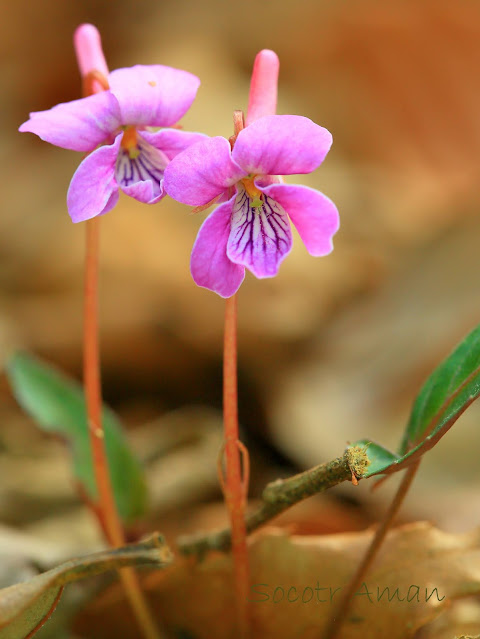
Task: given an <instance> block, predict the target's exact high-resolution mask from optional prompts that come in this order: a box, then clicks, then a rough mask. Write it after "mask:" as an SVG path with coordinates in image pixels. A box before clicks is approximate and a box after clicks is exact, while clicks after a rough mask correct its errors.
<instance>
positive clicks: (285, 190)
mask: <svg viewBox="0 0 480 639" xmlns="http://www.w3.org/2000/svg"><path fill="white" fill-rule="evenodd" d="M262 190H263V192H264V193H266V194H267V195H268V196H269V197H272V198H273V199H274V200H276V201H277V202H278V203H279V204H280V206H282V207H283V208H284V209H285V211H286V212H287V213H288V215H289V216H290V219H291V220H292V222H293V224H294V225H295V227H296V229H297V231H298V233H299V235H300V237H301V238H302V240H303V243H304V244H305V246H306V249H307V251H308V252H309V253H310V255H314V256H316V257H320V256H322V255H328V253H330V252H331V251H332V250H333V243H332V237H333V236H334V234H335V233H336V232H337V231H338V227H339V219H338V211H337V207H336V206H335V204H334V203H333V202H332V201H331V200H329V198H328V197H327V196H326V195H323V193H320V191H315V189H310V188H308V187H307V186H290V185H287V184H272V185H271V186H267V187H266V188H265V189H262Z"/></svg>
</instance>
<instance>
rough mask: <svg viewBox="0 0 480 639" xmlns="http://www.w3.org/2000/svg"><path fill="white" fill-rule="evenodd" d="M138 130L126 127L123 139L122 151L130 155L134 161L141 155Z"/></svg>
mask: <svg viewBox="0 0 480 639" xmlns="http://www.w3.org/2000/svg"><path fill="white" fill-rule="evenodd" d="M137 142H138V140H137V129H136V128H135V127H134V126H127V127H125V131H124V133H123V138H122V142H121V144H122V149H123V150H124V151H126V152H127V153H128V155H129V156H130V159H132V160H134V159H135V158H138V156H139V155H140V149H139V148H138V144H137Z"/></svg>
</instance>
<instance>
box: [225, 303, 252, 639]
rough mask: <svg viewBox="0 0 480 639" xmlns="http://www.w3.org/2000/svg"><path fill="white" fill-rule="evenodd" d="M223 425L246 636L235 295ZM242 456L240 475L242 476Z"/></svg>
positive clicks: (229, 312) (228, 323)
mask: <svg viewBox="0 0 480 639" xmlns="http://www.w3.org/2000/svg"><path fill="white" fill-rule="evenodd" d="M223 424H224V436H225V466H226V468H225V471H226V472H225V480H223V479H222V487H223V491H224V495H225V502H226V505H227V508H228V513H229V517H230V526H231V530H232V555H233V567H234V578H235V604H236V608H237V629H238V637H241V638H242V639H246V638H248V637H249V627H250V620H249V607H248V589H249V567H248V550H247V532H246V525H245V509H246V502H247V492H248V461H247V460H248V453H247V451H246V449H245V447H244V446H243V445H242V444H241V443H240V441H239V438H238V401H237V296H236V295H234V296H233V297H230V298H228V299H227V300H226V302H225V334H224V343H223ZM242 456H243V460H244V463H243V476H242Z"/></svg>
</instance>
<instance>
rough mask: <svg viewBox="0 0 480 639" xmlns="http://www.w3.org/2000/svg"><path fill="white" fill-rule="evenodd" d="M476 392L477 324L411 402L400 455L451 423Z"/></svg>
mask: <svg viewBox="0 0 480 639" xmlns="http://www.w3.org/2000/svg"><path fill="white" fill-rule="evenodd" d="M479 394H480V326H477V328H475V329H474V330H473V331H472V332H471V333H470V334H469V335H467V337H466V338H465V339H464V340H463V341H462V342H460V344H459V345H458V346H457V348H456V349H455V350H454V351H453V352H452V353H451V354H450V355H449V356H448V357H447V358H446V359H445V360H444V361H443V362H442V363H441V364H440V366H438V367H437V368H436V369H435V371H434V372H433V373H432V374H431V375H430V377H429V378H428V379H427V381H426V382H425V384H424V385H423V387H422V389H421V391H420V393H419V395H418V396H417V399H416V400H415V403H414V405H413V409H412V413H411V416H410V420H409V422H408V426H407V429H406V431H405V435H404V438H403V441H402V444H401V446H400V451H399V452H400V454H403V453H406V452H407V451H408V450H409V449H411V448H413V447H414V446H416V445H417V444H419V443H420V442H421V441H422V440H423V439H424V437H425V435H426V434H430V433H432V434H433V433H434V432H435V433H436V432H438V431H440V430H442V429H444V428H445V426H447V425H448V427H450V426H452V425H453V423H454V422H455V421H456V419H458V417H460V415H461V414H462V413H463V411H464V410H465V409H466V408H467V407H468V406H469V405H470V404H471V403H472V402H473V400H475V399H476V398H477V397H478V395H479ZM452 420H453V421H452Z"/></svg>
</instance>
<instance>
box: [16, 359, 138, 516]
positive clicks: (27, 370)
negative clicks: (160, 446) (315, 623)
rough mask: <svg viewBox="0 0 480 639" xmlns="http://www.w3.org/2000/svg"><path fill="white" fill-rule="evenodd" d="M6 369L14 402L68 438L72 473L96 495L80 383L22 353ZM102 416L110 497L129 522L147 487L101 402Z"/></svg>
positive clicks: (117, 425) (117, 424) (118, 426)
mask: <svg viewBox="0 0 480 639" xmlns="http://www.w3.org/2000/svg"><path fill="white" fill-rule="evenodd" d="M7 375H8V378H9V381H10V384H11V386H12V389H13V392H14V394H15V397H16V398H17V400H18V402H19V403H20V405H21V406H22V407H23V408H24V409H25V410H26V411H27V412H28V413H29V414H30V415H31V416H32V417H33V419H34V420H35V421H36V422H37V424H38V425H39V426H40V427H41V428H42V429H43V430H46V431H49V432H53V433H57V434H59V435H61V436H62V437H64V438H65V439H66V440H67V441H68V442H69V444H70V447H71V451H72V456H73V470H74V475H75V477H76V479H77V480H78V481H79V482H80V484H81V486H82V487H83V489H84V490H85V492H86V494H87V496H88V497H89V498H90V499H92V500H95V498H96V494H97V493H96V486H95V478H94V472H93V463H92V456H91V451H90V438H89V434H88V429H87V420H86V410H85V399H84V395H83V391H82V389H81V387H80V386H79V385H78V384H77V383H76V382H74V381H73V380H71V379H68V378H67V377H66V376H65V375H63V374H61V373H59V372H58V371H57V370H55V369H53V368H52V367H51V366H49V365H47V364H45V363H44V362H41V361H40V360H38V359H37V358H34V357H32V356H31V355H27V354H25V353H18V354H16V355H15V356H14V357H12V359H11V360H10V361H9V363H8V366H7ZM102 419H103V427H104V431H105V447H106V451H107V457H108V462H109V466H110V473H111V478H112V485H113V490H114V494H115V500H116V503H117V507H118V510H119V513H120V517H121V518H122V520H123V521H124V522H126V523H129V522H132V521H134V520H135V519H137V518H138V517H140V516H142V515H143V514H144V513H145V511H146V506H147V490H146V483H145V479H144V475H143V471H142V468H141V465H140V463H139V462H138V460H137V459H136V458H135V457H134V456H133V454H132V452H131V451H130V448H129V446H128V442H127V440H126V438H125V435H124V433H123V430H122V427H121V424H120V422H119V420H118V418H117V417H116V415H115V414H114V413H113V412H112V411H111V410H110V409H109V408H107V407H105V406H104V408H103V413H102Z"/></svg>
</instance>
